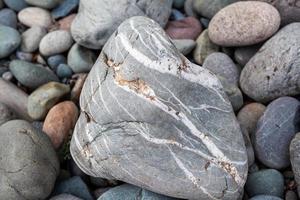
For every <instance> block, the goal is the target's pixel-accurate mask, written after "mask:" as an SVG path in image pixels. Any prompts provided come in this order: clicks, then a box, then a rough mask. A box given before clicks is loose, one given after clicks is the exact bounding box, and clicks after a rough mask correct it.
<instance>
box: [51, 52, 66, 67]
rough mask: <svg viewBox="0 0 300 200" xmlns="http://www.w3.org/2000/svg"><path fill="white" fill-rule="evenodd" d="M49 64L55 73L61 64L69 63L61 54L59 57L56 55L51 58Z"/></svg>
mask: <svg viewBox="0 0 300 200" xmlns="http://www.w3.org/2000/svg"><path fill="white" fill-rule="evenodd" d="M47 63H48V65H49V67H50V68H51V69H52V70H53V71H56V70H57V67H58V66H59V65H60V64H66V63H67V59H66V57H65V56H64V55H61V54H58V55H55V56H50V57H49V58H48V59H47Z"/></svg>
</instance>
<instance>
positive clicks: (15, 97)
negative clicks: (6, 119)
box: [0, 78, 31, 121]
mask: <svg viewBox="0 0 300 200" xmlns="http://www.w3.org/2000/svg"><path fill="white" fill-rule="evenodd" d="M27 101H28V95H27V94H26V93H25V92H23V91H22V90H20V88H18V87H16V86H15V85H14V84H12V83H10V82H8V81H5V80H4V79H2V78H0V102H2V103H4V104H6V105H7V106H8V107H9V108H10V109H11V110H12V111H13V112H14V113H15V114H16V115H17V116H18V117H20V118H21V119H25V120H28V121H30V120H31V118H30V117H29V115H28V112H27Z"/></svg>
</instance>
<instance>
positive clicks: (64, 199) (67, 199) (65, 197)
mask: <svg viewBox="0 0 300 200" xmlns="http://www.w3.org/2000/svg"><path fill="white" fill-rule="evenodd" d="M50 200H83V199H81V198H78V197H76V196H73V195H71V194H60V195H57V196H55V197H52V198H51V199H50Z"/></svg>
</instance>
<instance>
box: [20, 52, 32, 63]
mask: <svg viewBox="0 0 300 200" xmlns="http://www.w3.org/2000/svg"><path fill="white" fill-rule="evenodd" d="M33 56H34V55H33V54H32V53H26V52H22V51H17V52H16V57H17V58H18V59H19V60H24V61H27V62H31V61H32V60H33Z"/></svg>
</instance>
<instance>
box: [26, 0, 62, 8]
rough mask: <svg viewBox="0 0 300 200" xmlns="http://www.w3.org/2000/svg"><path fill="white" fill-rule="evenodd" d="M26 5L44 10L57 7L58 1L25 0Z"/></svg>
mask: <svg viewBox="0 0 300 200" xmlns="http://www.w3.org/2000/svg"><path fill="white" fill-rule="evenodd" d="M25 1H26V3H28V4H29V5H32V6H37V7H40V8H45V9H52V8H54V7H55V6H57V5H58V4H59V2H60V0H25Z"/></svg>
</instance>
